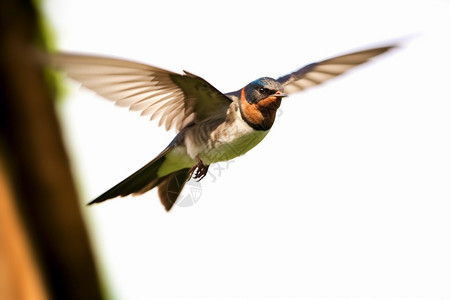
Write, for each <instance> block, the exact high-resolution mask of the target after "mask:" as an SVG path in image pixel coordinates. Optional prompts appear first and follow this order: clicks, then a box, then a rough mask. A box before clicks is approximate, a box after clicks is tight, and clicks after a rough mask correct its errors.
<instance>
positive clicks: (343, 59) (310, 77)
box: [278, 45, 396, 94]
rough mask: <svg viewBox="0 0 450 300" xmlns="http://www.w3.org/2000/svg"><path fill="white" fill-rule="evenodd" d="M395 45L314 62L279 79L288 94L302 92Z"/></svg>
mask: <svg viewBox="0 0 450 300" xmlns="http://www.w3.org/2000/svg"><path fill="white" fill-rule="evenodd" d="M394 47H396V46H395V45H390V46H386V47H379V48H373V49H367V50H363V51H358V52H354V53H349V54H345V55H341V56H337V57H333V58H330V59H327V60H323V61H320V62H316V63H312V64H309V65H306V66H304V67H303V68H300V69H299V70H297V71H295V72H293V73H291V74H288V75H285V76H282V77H280V78H278V81H279V82H280V83H281V84H282V85H283V87H284V91H285V92H286V93H287V94H291V93H295V92H300V91H303V90H304V89H307V88H310V87H313V86H316V85H318V84H321V83H323V82H324V81H327V80H329V79H332V78H334V77H336V76H338V75H341V74H343V73H345V72H346V71H348V70H350V69H352V68H354V67H356V66H358V65H360V64H362V63H365V62H367V61H369V60H370V59H371V58H373V57H375V56H377V55H380V54H382V53H385V52H386V51H388V50H390V49H392V48H394Z"/></svg>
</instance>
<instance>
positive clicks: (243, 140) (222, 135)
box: [186, 118, 268, 165]
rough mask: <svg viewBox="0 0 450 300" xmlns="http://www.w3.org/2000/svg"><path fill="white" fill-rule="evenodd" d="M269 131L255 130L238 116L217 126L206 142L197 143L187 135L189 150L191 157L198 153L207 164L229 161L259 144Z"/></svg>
mask: <svg viewBox="0 0 450 300" xmlns="http://www.w3.org/2000/svg"><path fill="white" fill-rule="evenodd" d="M267 133H268V131H257V130H254V129H253V128H251V127H250V126H248V125H247V123H245V121H243V120H242V119H241V118H238V119H236V120H235V121H234V122H233V123H232V124H230V123H224V124H222V125H220V126H219V127H217V128H216V129H215V130H214V131H213V132H212V133H211V137H210V141H209V142H208V143H206V144H202V145H197V144H195V143H194V141H193V139H192V138H190V137H189V136H187V139H186V146H187V152H188V154H189V156H191V157H195V156H196V155H197V156H198V157H199V158H200V159H201V160H202V161H203V163H204V164H206V165H210V164H212V163H215V162H219V161H227V160H230V159H233V158H235V157H238V156H241V155H243V154H245V153H246V152H247V151H249V150H250V149H252V148H253V147H255V146H256V145H258V144H259V142H261V141H262V140H263V139H264V137H265V136H266V135H267Z"/></svg>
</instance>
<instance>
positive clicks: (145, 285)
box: [46, 0, 450, 300]
mask: <svg viewBox="0 0 450 300" xmlns="http://www.w3.org/2000/svg"><path fill="white" fill-rule="evenodd" d="M46 8H47V13H48V15H49V17H50V21H51V23H52V25H53V26H54V29H55V31H56V35H57V39H58V45H59V46H60V48H61V49H64V50H70V51H79V52H87V53H97V54H105V55H112V56H117V57H122V58H129V59H132V60H136V61H140V62H144V63H148V64H152V65H155V66H158V67H162V68H166V69H169V70H172V71H179V72H181V71H182V70H183V69H185V70H188V71H190V72H192V73H194V74H197V75H200V76H202V77H203V78H205V79H206V80H208V81H209V82H210V83H211V84H213V85H214V86H215V87H217V88H218V89H219V90H221V91H223V92H228V91H233V90H236V89H238V88H241V87H242V86H244V85H246V84H247V83H248V82H250V81H252V80H254V79H256V78H259V77H262V76H271V77H275V78H277V77H279V76H281V75H284V74H286V73H288V72H291V71H294V70H296V69H298V68H300V67H301V66H303V65H305V64H308V63H310V62H313V61H315V60H320V59H325V58H329V57H331V56H335V55H338V54H342V53H343V52H346V51H349V50H357V49H360V48H364V47H365V46H373V45H375V46H376V45H379V44H380V43H381V44H382V43H383V42H384V41H389V40H393V39H396V38H402V37H406V36H410V35H414V36H415V37H414V38H412V39H410V40H409V41H408V42H406V43H405V45H404V47H403V48H402V49H399V50H396V51H393V52H392V53H389V54H388V55H384V56H382V57H380V58H379V59H377V60H376V61H374V62H373V63H370V64H367V65H365V66H363V67H360V68H357V69H355V70H354V71H353V72H351V73H349V74H347V75H345V76H342V77H340V78H338V79H336V80H333V81H330V82H328V83H327V84H325V85H323V86H320V87H318V88H313V89H310V90H308V91H307V92H303V93H301V94H296V95H293V96H291V97H288V98H286V99H285V100H284V101H283V104H282V107H281V109H282V111H281V114H280V115H279V118H278V119H277V121H276V122H275V125H274V127H273V129H272V131H271V133H270V134H269V135H268V136H267V138H266V139H265V140H264V141H263V142H262V143H261V144H260V145H258V146H257V147H256V148H255V149H253V150H251V151H250V152H249V153H247V154H246V155H245V156H244V157H241V158H238V159H235V160H234V161H233V162H232V163H230V164H229V165H227V164H225V163H223V164H220V165H219V166H220V167H222V168H225V170H221V173H219V170H218V168H217V165H216V166H215V165H213V166H211V168H210V173H211V175H210V176H207V177H206V178H205V179H203V181H202V182H201V187H202V194H201V198H200V200H199V201H198V202H197V203H196V204H195V205H193V206H190V207H178V206H176V207H175V208H174V209H173V211H172V212H171V213H169V214H167V213H166V212H165V211H164V209H163V207H162V205H161V204H160V203H159V200H158V197H157V193H156V190H154V191H151V192H149V193H147V194H145V195H143V196H141V197H137V198H122V199H115V200H112V201H108V202H105V203H104V204H101V205H96V206H93V207H84V206H83V208H82V209H83V211H84V212H85V213H86V217H87V219H88V221H89V225H90V228H89V230H90V233H91V236H92V239H93V241H94V244H95V247H96V250H97V254H98V255H97V256H98V260H99V264H100V267H101V269H102V272H103V273H102V274H103V276H104V279H105V283H106V285H107V287H108V288H109V289H110V293H111V295H112V299H119V300H121V299H132V300H135V299H164V298H165V297H167V298H170V299H175V298H179V299H189V298H192V299H198V298H200V297H205V298H204V299H206V298H207V299H212V298H213V297H217V299H226V298H232V297H242V299H244V298H245V299H247V298H254V299H260V298H261V297H263V296H264V297H266V298H264V299H281V298H282V297H286V298H288V297H292V298H296V299H297V298H302V299H303V298H304V299H310V298H314V299H325V298H327V297H328V299H331V298H333V299H337V298H339V297H340V298H341V299H348V298H349V297H356V298H362V297H364V298H365V299H381V298H382V299H400V298H401V299H412V298H414V299H448V298H449V297H450V222H449V220H450V205H449V198H450V195H449V183H450V163H449V153H450V142H449V137H450V124H449V109H450V106H449V101H450V87H449V86H450V55H449V53H450V18H449V16H450V2H449V1H391V0H389V1H380V0H377V1H254V2H251V1H248V2H246V1H222V2H213V1H204V2H200V1H134V0H128V1H106V0H104V1H92V0H76V1H75V0H72V1H68V0H64V1H63V0H49V1H47V3H46ZM71 87H72V88H71V93H70V95H68V97H67V99H66V101H65V102H64V104H63V105H62V106H61V107H60V114H61V121H62V122H63V125H64V128H65V136H66V139H67V144H68V148H69V152H70V154H71V157H72V161H73V167H74V171H75V172H76V176H77V180H78V183H79V187H80V194H81V196H82V199H83V203H86V202H88V201H90V200H92V199H94V198H95V197H97V196H98V195H100V194H101V193H103V192H104V191H106V190H107V189H109V188H110V187H112V186H113V185H115V184H116V183H118V182H119V181H121V180H122V179H124V178H125V177H127V176H128V175H130V174H131V173H132V172H134V171H136V170H137V169H138V168H140V167H141V166H143V165H144V164H145V163H147V162H148V161H150V160H151V159H153V157H154V156H155V155H157V154H158V153H159V152H160V151H161V150H162V149H163V148H164V147H165V146H166V145H167V144H168V143H169V142H170V140H171V139H172V138H173V137H174V132H166V131H164V129H162V128H159V127H157V123H156V122H148V119H146V118H140V117H139V114H138V113H136V112H128V111H127V109H125V108H120V107H116V106H114V105H113V104H112V102H110V101H106V100H104V99H103V98H100V97H99V96H96V95H94V94H93V93H92V92H90V91H87V90H84V89H78V88H77V85H76V84H71ZM212 175H214V176H215V181H214V178H213V176H212Z"/></svg>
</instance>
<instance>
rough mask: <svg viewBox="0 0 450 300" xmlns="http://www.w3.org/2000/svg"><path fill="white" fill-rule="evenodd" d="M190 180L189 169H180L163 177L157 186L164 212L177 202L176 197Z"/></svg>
mask: <svg viewBox="0 0 450 300" xmlns="http://www.w3.org/2000/svg"><path fill="white" fill-rule="evenodd" d="M189 178H190V169H188V168H186V169H181V170H179V171H176V172H174V173H171V174H169V175H166V176H164V177H163V178H161V179H160V182H159V184H158V194H159V199H160V200H161V203H162V204H163V205H164V208H165V209H166V211H169V210H170V209H171V208H172V206H173V205H174V204H175V202H176V201H177V198H178V195H180V193H181V190H183V187H184V185H185V184H186V182H187V181H188V180H189Z"/></svg>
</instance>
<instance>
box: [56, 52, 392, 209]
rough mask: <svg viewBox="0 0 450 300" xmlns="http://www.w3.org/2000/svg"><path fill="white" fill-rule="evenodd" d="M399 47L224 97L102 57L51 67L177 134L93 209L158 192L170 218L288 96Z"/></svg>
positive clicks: (245, 147) (261, 133)
mask: <svg viewBox="0 0 450 300" xmlns="http://www.w3.org/2000/svg"><path fill="white" fill-rule="evenodd" d="M394 47H395V45H388V46H384V47H377V48H371V49H366V50H362V51H357V52H352V53H348V54H344V55H341V56H337V57H333V58H330V59H326V60H322V61H319V62H315V63H311V64H309V65H306V66H304V67H302V68H300V69H298V70H297V71H295V72H292V73H290V74H287V75H285V76H282V77H279V78H278V79H274V78H271V77H262V78H259V79H256V80H254V81H252V82H250V83H249V84H247V85H246V86H244V87H243V88H241V89H239V90H237V91H234V92H230V93H222V92H220V91H219V90H217V89H216V88H215V87H214V86H212V85H211V84H210V83H208V82H207V81H206V80H204V79H203V78H201V77H199V76H196V75H194V74H191V73H189V72H187V71H184V73H183V74H179V73H174V72H171V71H167V70H164V69H160V68H157V67H153V66H150V65H146V64H141V63H137V62H132V61H128V60H123V59H116V58H107V57H101V56H90V55H80V54H73V53H58V54H54V55H52V57H51V58H50V64H51V65H52V66H53V67H55V68H57V69H60V70H62V71H64V72H66V74H67V76H68V77H70V78H72V79H74V80H76V81H78V82H80V83H81V84H82V85H83V86H84V87H86V88H88V89H90V90H92V91H94V92H96V93H97V94H99V95H101V96H103V97H104V98H106V99H109V100H112V101H115V102H116V104H118V105H120V106H127V107H129V108H130V110H133V111H141V115H143V116H150V119H151V120H154V119H159V123H158V124H159V126H164V127H165V128H166V130H169V129H171V128H174V129H175V130H176V132H177V135H176V136H175V138H174V139H173V140H172V142H170V144H169V145H168V146H167V147H166V148H165V149H164V150H163V151H162V152H161V153H160V154H159V155H158V156H156V157H155V158H154V159H153V160H152V161H150V162H149V163H148V164H146V165H145V166H143V167H142V168H141V169H139V170H138V171H136V172H135V173H133V174H132V175H130V176H129V177H127V178H125V179H124V180H123V181H121V182H120V183H118V184H117V185H115V186H113V187H112V188H111V189H109V190H107V191H106V192H104V193H103V194H101V195H100V196H98V197H97V198H96V199H94V200H93V201H91V202H90V203H89V204H94V203H100V202H103V201H106V200H109V199H113V198H116V197H118V196H122V197H123V196H128V195H140V194H143V193H145V192H147V191H149V190H151V189H153V188H155V187H158V194H159V198H160V200H161V203H162V204H163V205H164V207H165V209H166V210H167V211H169V210H170V209H171V208H172V206H173V205H174V203H175V201H176V200H177V198H178V196H179V194H180V193H181V191H182V189H183V187H184V185H185V183H186V182H187V181H188V180H189V179H191V177H192V178H193V179H197V180H201V179H202V178H203V177H205V175H206V174H207V172H208V167H209V165H211V164H212V163H215V162H221V161H227V160H230V159H233V158H235V157H238V156H241V155H243V154H245V153H246V152H247V151H249V150H250V149H252V148H253V147H255V146H256V145H257V144H258V143H259V142H261V140H262V139H264V138H265V136H266V135H267V133H268V132H269V131H270V129H271V127H272V125H273V123H274V121H275V117H276V113H277V110H278V108H279V107H280V105H281V101H282V99H283V98H284V97H286V96H288V95H290V94H293V93H296V92H300V91H303V90H304V89H307V88H309V87H312V86H315V85H318V84H321V83H322V82H324V81H326V80H328V79H331V78H333V77H336V76H338V75H341V74H342V73H344V72H346V71H347V70H349V69H351V68H353V67H355V66H358V65H360V64H362V63H365V62H367V61H368V60H370V59H371V58H373V57H375V56H377V55H380V54H382V53H385V52H386V51H388V50H390V49H392V48H394Z"/></svg>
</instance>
